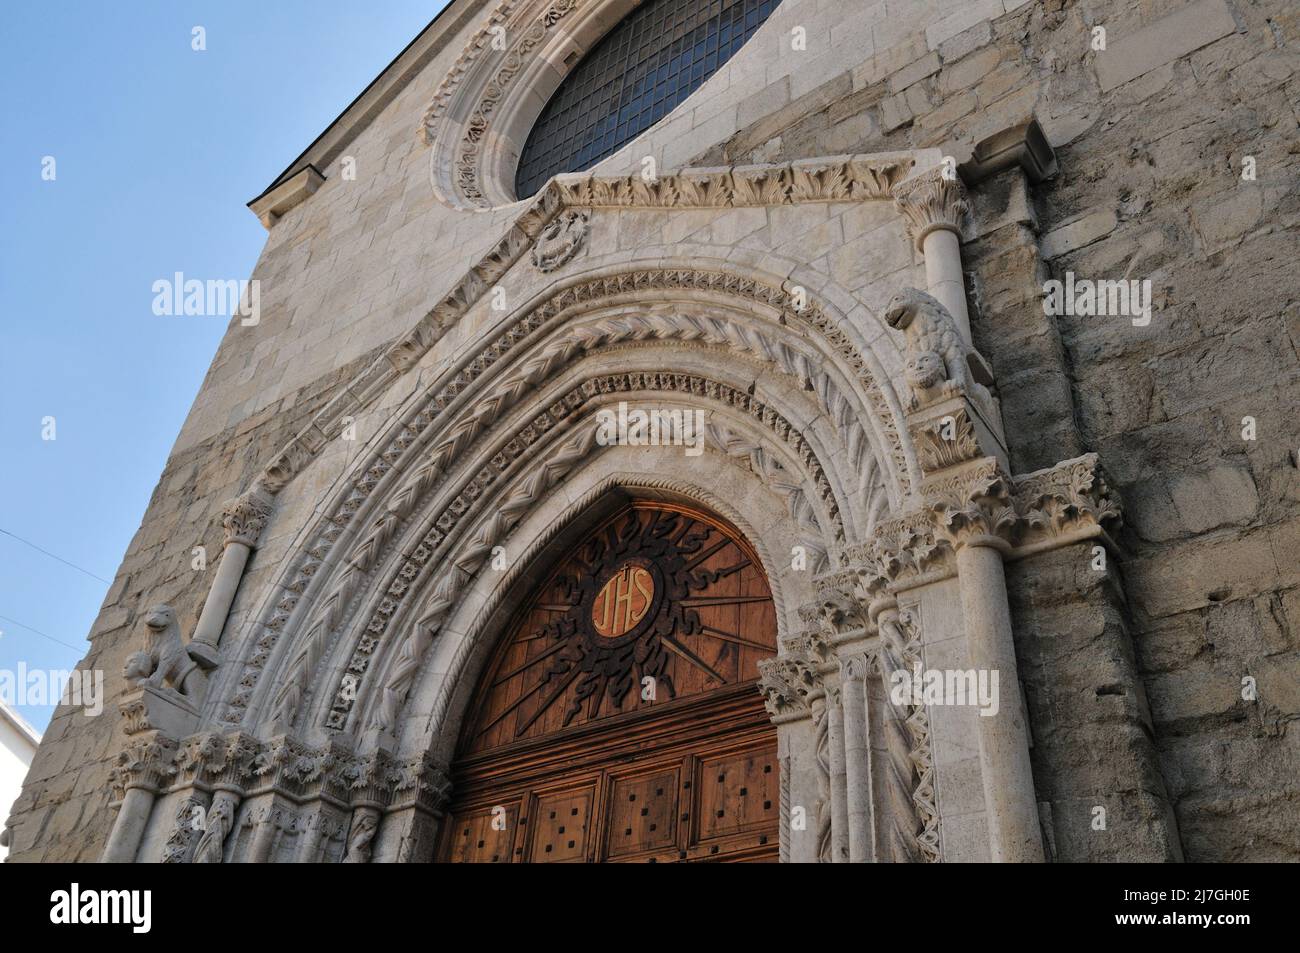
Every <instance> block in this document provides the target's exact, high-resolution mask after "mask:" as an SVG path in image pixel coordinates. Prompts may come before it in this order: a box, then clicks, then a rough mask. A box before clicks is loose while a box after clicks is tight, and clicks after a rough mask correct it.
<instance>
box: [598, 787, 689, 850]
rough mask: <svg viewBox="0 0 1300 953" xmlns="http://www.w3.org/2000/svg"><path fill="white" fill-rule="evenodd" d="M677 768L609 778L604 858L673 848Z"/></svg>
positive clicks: (677, 792) (676, 807) (674, 845)
mask: <svg viewBox="0 0 1300 953" xmlns="http://www.w3.org/2000/svg"><path fill="white" fill-rule="evenodd" d="M680 786H681V771H680V769H679V768H678V767H676V766H674V767H671V768H662V769H660V770H657V771H654V772H652V773H650V774H643V775H638V776H634V777H626V776H624V777H612V778H610V782H609V785H608V791H609V796H608V799H607V802H606V812H605V832H606V835H605V841H604V842H605V845H606V847H605V857H606V858H619V857H628V856H631V855H633V854H641V853H646V852H654V851H665V850H668V851H671V850H674V849H675V848H676V847H677V814H678V795H679V790H680Z"/></svg>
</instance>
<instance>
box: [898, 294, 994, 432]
mask: <svg viewBox="0 0 1300 953" xmlns="http://www.w3.org/2000/svg"><path fill="white" fill-rule="evenodd" d="M885 320H886V321H887V322H889V326H890V327H892V328H894V329H895V330H898V331H902V332H903V337H904V342H905V343H904V349H905V355H906V364H905V365H904V368H903V377H904V380H906V381H907V385H908V387H909V388H911V391H912V400H911V409H915V408H917V407H921V406H924V405H926V404H930V403H933V402H934V401H936V400H942V399H943V398H945V397H951V396H953V395H954V394H959V393H965V394H967V395H968V396H970V397H972V398H976V399H988V398H990V396H991V394H990V390H991V388H992V387H993V372H992V371H991V370H990V369H989V366H988V364H986V363H985V361H984V358H983V357H982V356H981V355H980V353H979V352H978V351H977V350H975V349H974V348H973V347H971V346H970V345H969V344H967V343H966V341H965V340H964V339H963V338H962V336H961V332H959V331H958V330H957V324H956V322H955V321H953V318H952V315H951V314H949V313H948V309H947V308H945V307H944V306H943V305H942V304H941V303H940V302H939V301H938V300H936V299H935V298H933V297H931V296H930V295H928V294H926V293H925V292H924V291H920V290H918V289H916V288H904V289H903V290H902V291H900V292H899V293H898V294H896V295H894V298H893V300H891V301H890V302H889V307H888V309H886V311H885Z"/></svg>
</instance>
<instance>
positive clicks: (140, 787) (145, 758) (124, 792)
mask: <svg viewBox="0 0 1300 953" xmlns="http://www.w3.org/2000/svg"><path fill="white" fill-rule="evenodd" d="M175 750H176V743H175V742H174V741H172V740H171V739H170V738H166V737H164V736H162V735H157V736H155V737H153V738H150V739H147V740H142V741H138V742H136V743H134V744H132V745H130V746H129V747H127V748H126V749H125V750H124V751H123V752H122V753H121V755H119V756H118V763H117V768H116V769H115V770H114V780H113V784H114V787H115V788H116V789H117V794H118V800H120V801H121V807H120V808H118V812H117V818H116V819H115V820H114V821H113V829H112V830H111V831H110V832H109V835H108V843H107V844H105V845H104V853H103V854H102V856H101V857H100V862H101V863H105V864H129V863H132V862H134V861H135V855H136V853H137V852H138V851H139V850H140V842H141V841H142V840H143V839H144V834H145V830H146V828H147V827H148V825H149V815H150V814H151V813H152V812H153V805H154V801H155V799H156V798H157V796H158V791H159V790H160V789H161V788H163V787H165V786H166V784H167V780H168V779H169V778H170V777H172V775H174V774H175V768H174V766H173V765H172V756H173V754H174V753H175Z"/></svg>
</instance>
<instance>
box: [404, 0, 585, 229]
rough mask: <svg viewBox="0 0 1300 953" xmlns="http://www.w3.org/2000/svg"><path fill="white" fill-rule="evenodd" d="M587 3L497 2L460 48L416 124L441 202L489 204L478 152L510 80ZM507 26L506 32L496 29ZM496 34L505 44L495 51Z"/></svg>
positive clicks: (566, 0)
mask: <svg viewBox="0 0 1300 953" xmlns="http://www.w3.org/2000/svg"><path fill="white" fill-rule="evenodd" d="M587 2H590V0H550V2H548V3H546V4H545V5H541V4H539V3H537V2H531V3H530V2H528V0H512V2H507V3H503V4H501V5H500V6H498V7H497V8H496V10H494V11H493V12H492V14H491V15H490V16H489V18H488V23H487V25H486V26H485V27H484V28H483V30H481V31H480V32H479V34H478V35H477V36H475V38H474V39H473V40H472V41H471V42H470V44H469V45H468V46H467V47H466V48H465V51H464V52H463V53H462V54H461V56H460V58H459V59H458V60H457V62H456V64H455V65H454V66H453V67H452V69H451V71H450V72H449V73H448V74H447V77H446V78H445V79H444V80H443V82H442V85H441V86H440V87H439V88H438V92H437V93H436V94H435V95H434V98H433V102H432V103H431V104H430V105H429V107H428V109H427V110H425V114H424V117H423V119H422V120H421V122H420V129H419V132H420V138H421V139H422V141H423V142H424V143H425V145H428V146H433V147H435V150H436V151H435V152H434V154H433V156H432V157H431V161H432V167H433V169H434V170H435V171H434V176H433V185H434V193H435V195H437V197H438V198H439V199H440V200H441V201H443V202H446V203H447V204H449V205H451V206H452V207H453V208H488V207H490V206H491V205H492V204H493V203H492V202H490V201H489V200H488V198H487V197H486V196H485V194H484V192H485V191H488V186H487V184H486V183H485V182H484V181H483V174H484V173H483V169H482V162H483V151H484V145H485V143H486V142H488V141H491V139H492V138H493V137H494V136H496V137H499V136H498V134H497V133H496V132H494V130H493V129H492V127H493V123H494V121H495V120H496V118H497V116H498V115H499V114H500V113H501V111H502V104H503V101H509V100H510V99H511V95H512V88H513V86H514V84H515V81H516V80H517V79H518V78H519V76H520V75H521V74H526V73H527V72H528V70H527V67H528V66H530V65H531V64H532V63H533V61H534V60H535V59H536V56H537V54H538V53H539V52H540V50H541V48H542V47H543V46H544V44H545V43H546V42H547V41H548V39H549V35H550V33H551V31H552V30H553V29H554V27H555V26H556V25H557V24H559V23H560V22H561V21H562V20H564V19H565V18H566V17H567V16H568V15H569V14H570V13H571V12H573V10H575V9H576V8H578V7H580V6H582V5H584V4H585V3H587ZM530 14H531V16H530ZM512 21H513V22H512ZM507 23H511V29H509V30H506V29H505V28H504V25H505V24H507ZM497 37H509V38H510V39H511V42H510V43H509V44H508V45H507V46H506V48H505V49H498V44H497V43H496V42H495V41H496V39H497ZM459 117H465V118H463V119H461V118H459ZM448 172H449V173H450V175H448Z"/></svg>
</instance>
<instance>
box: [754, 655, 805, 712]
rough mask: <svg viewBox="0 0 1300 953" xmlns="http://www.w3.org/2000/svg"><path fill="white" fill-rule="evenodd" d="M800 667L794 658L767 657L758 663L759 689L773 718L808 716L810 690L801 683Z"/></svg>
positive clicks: (764, 704)
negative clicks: (805, 688)
mask: <svg viewBox="0 0 1300 953" xmlns="http://www.w3.org/2000/svg"><path fill="white" fill-rule="evenodd" d="M800 677H801V676H800V672H799V667H798V666H797V665H796V664H795V663H794V661H793V660H792V659H787V658H767V659H761V660H760V661H759V663H758V690H759V691H760V692H761V693H762V694H763V706H764V707H765V708H766V709H767V713H768V715H769V716H770V717H772V718H773V719H776V718H798V717H803V716H806V715H807V714H808V713H809V711H810V708H809V706H808V692H807V691H806V690H804V689H803V687H802V686H801V684H800Z"/></svg>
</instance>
